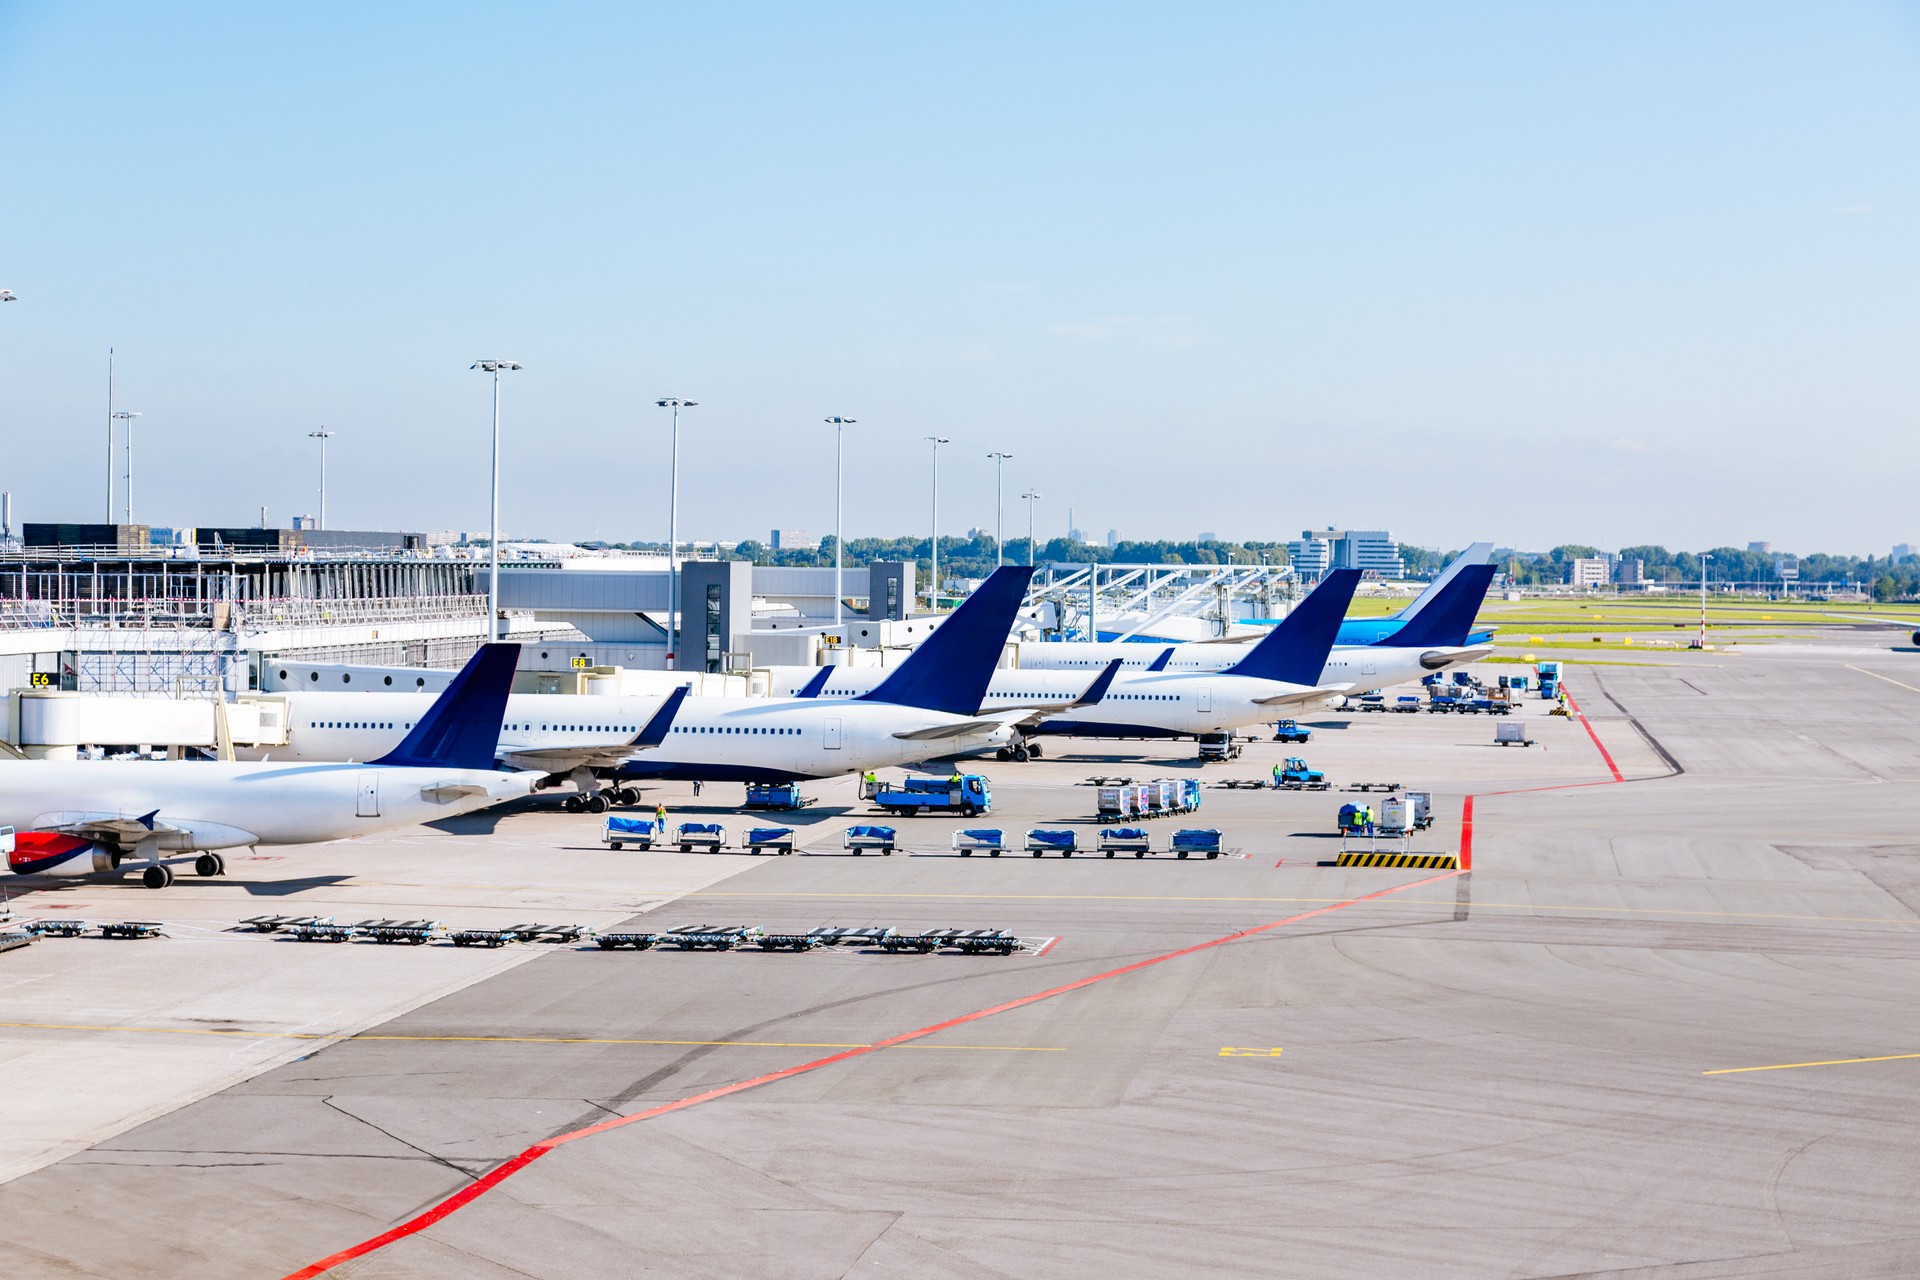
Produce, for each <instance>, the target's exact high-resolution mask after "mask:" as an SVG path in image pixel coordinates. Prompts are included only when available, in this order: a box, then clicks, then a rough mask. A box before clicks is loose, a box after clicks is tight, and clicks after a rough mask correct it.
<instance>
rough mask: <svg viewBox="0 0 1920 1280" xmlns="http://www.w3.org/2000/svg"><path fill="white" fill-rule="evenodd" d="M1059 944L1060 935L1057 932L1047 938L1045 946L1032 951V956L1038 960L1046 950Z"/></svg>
mask: <svg viewBox="0 0 1920 1280" xmlns="http://www.w3.org/2000/svg"><path fill="white" fill-rule="evenodd" d="M1059 945H1060V936H1059V935H1058V934H1055V935H1054V936H1053V937H1051V938H1048V939H1047V945H1046V946H1044V947H1042V948H1040V949H1039V950H1038V951H1036V952H1034V953H1033V958H1034V959H1035V960H1038V959H1039V958H1040V957H1041V956H1043V955H1045V954H1047V952H1049V951H1051V950H1053V949H1054V948H1055V947H1057V946H1059Z"/></svg>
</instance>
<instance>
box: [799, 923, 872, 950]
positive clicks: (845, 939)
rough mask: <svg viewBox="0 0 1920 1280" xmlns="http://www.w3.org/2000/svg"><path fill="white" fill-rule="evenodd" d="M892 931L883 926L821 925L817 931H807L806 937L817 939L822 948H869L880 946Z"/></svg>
mask: <svg viewBox="0 0 1920 1280" xmlns="http://www.w3.org/2000/svg"><path fill="white" fill-rule="evenodd" d="M891 932H893V930H891V929H889V928H887V927H886V926H885V925H878V924H872V925H858V926H854V927H851V928H849V927H846V926H841V925H821V926H820V927H819V928H817V929H809V930H807V936H808V937H810V938H818V939H819V940H820V945H821V946H823V947H863V946H866V947H871V946H878V945H880V941H881V940H882V939H883V938H885V937H886V936H887V935H888V934H889V933H891Z"/></svg>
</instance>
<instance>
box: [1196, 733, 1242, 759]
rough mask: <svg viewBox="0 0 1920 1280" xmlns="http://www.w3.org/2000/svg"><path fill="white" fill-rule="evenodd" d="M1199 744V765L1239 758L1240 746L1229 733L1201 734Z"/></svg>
mask: <svg viewBox="0 0 1920 1280" xmlns="http://www.w3.org/2000/svg"><path fill="white" fill-rule="evenodd" d="M1199 742H1200V763H1201V764H1211V763H1214V762H1216V761H1220V760H1238V759H1239V758H1240V744H1239V742H1238V741H1236V740H1235V739H1234V736H1233V735H1232V734H1231V733H1203V734H1201V735H1200V739H1199Z"/></svg>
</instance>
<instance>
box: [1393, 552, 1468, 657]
mask: <svg viewBox="0 0 1920 1280" xmlns="http://www.w3.org/2000/svg"><path fill="white" fill-rule="evenodd" d="M1492 582H1493V566H1492V565H1490V564H1470V565H1468V566H1466V567H1465V568H1464V569H1462V570H1461V571H1460V572H1459V574H1457V575H1456V576H1455V577H1454V579H1453V581H1452V582H1449V583H1448V584H1447V585H1446V586H1445V587H1443V588H1442V589H1441V590H1440V592H1439V593H1438V594H1437V595H1435V596H1434V597H1433V598H1432V599H1431V600H1428V601H1427V602H1426V603H1425V604H1424V605H1422V606H1421V607H1420V610H1419V612H1418V613H1416V614H1414V615H1413V616H1412V617H1411V618H1409V619H1407V621H1406V624H1405V625H1403V626H1402V627H1401V628H1400V629H1399V630H1398V631H1395V632H1394V633H1393V634H1392V635H1390V636H1387V637H1385V638H1384V639H1381V640H1376V641H1374V643H1375V644H1380V645H1393V646H1395V647H1396V648H1415V647H1418V646H1423V645H1430V644H1440V645H1463V644H1466V643H1467V639H1468V636H1469V634H1470V633H1471V632H1472V631H1473V620H1474V618H1475V617H1477V616H1478V615H1479V613H1480V606H1481V604H1482V603H1484V602H1485V601H1486V598H1487V587H1488V586H1489V585H1490V584H1491V583H1492Z"/></svg>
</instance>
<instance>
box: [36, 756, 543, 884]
mask: <svg viewBox="0 0 1920 1280" xmlns="http://www.w3.org/2000/svg"><path fill="white" fill-rule="evenodd" d="M537 776H538V775H536V774H531V773H518V774H508V773H500V772H497V771H494V770H490V769H489V770H479V769H455V768H434V767H414V766H388V765H351V764H293V763H282V762H278V761H275V762H273V763H267V764H256V763H239V762H225V761H186V760H168V761H161V760H151V761H149V760H77V761H55V760H28V761H16V762H11V763H8V764H5V765H0V825H7V826H11V827H14V828H15V829H16V831H18V832H19V833H22V834H21V838H25V836H26V834H27V833H34V832H45V831H53V830H59V829H63V828H67V827H71V826H73V825H75V824H79V823H85V822H118V823H120V824H121V825H123V826H127V825H129V824H131V826H132V827H133V828H136V830H135V831H134V834H133V835H132V836H131V837H130V838H125V839H120V840H115V841H104V840H91V839H87V838H83V837H80V836H73V837H68V838H67V839H66V841H65V842H64V843H66V844H68V845H70V847H65V848H64V849H63V848H61V847H56V846H59V845H61V844H62V843H63V842H53V843H51V844H46V846H45V847H44V848H43V849H42V850H41V855H42V856H40V857H39V858H37V859H35V858H31V857H29V856H28V854H27V853H26V852H24V851H23V852H22V854H21V855H20V856H18V857H16V858H15V859H14V861H13V863H12V866H13V869H14V870H16V871H31V872H39V873H46V872H50V873H54V874H61V873H66V874H85V873H87V872H90V871H93V870H105V869H106V867H104V866H99V865H96V864H95V863H94V859H93V854H94V853H95V852H96V851H100V850H104V849H106V848H109V847H118V848H120V849H123V850H131V849H133V848H136V847H137V848H139V849H140V850H141V851H142V855H143V856H146V855H147V854H158V853H176V854H177V853H188V852H215V851H218V850H222V849H233V848H241V847H246V846H251V845H288V844H316V843H320V842H323V841H328V840H340V839H344V838H346V837H349V836H356V835H364V834H366V833H368V832H373V831H382V830H385V829H387V828H389V827H398V826H406V825H409V824H412V823H419V822H429V821H432V820H434V819H437V818H445V817H449V816H451V815H454V814H461V813H467V812H470V811H471V810H474V809H479V808H483V807H485V806H487V805H490V804H495V803H498V802H499V801H502V800H509V799H512V798H514V797H516V796H522V795H525V794H526V793H527V790H528V788H529V786H530V785H531V783H532V781H533V779H534V778H535V777H537ZM148 817H151V820H152V830H151V832H150V833H149V834H145V835H141V834H139V832H138V830H137V828H138V827H139V820H141V819H143V818H148ZM34 861H39V862H40V863H41V865H31V864H32V863H33V862H34Z"/></svg>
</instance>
